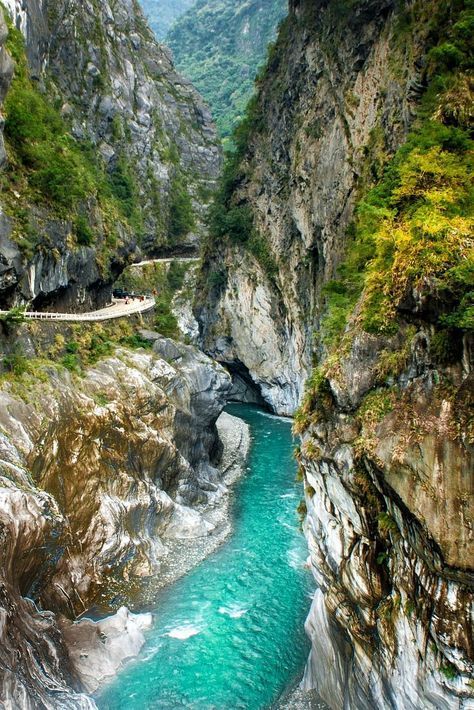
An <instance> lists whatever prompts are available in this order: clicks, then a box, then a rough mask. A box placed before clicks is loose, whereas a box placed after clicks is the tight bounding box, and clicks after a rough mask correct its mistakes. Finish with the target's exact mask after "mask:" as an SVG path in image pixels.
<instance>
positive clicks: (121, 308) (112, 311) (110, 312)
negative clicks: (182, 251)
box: [0, 298, 155, 323]
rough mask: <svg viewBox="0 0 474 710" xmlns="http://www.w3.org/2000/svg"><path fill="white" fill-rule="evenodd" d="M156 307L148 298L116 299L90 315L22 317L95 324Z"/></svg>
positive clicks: (35, 314)
mask: <svg viewBox="0 0 474 710" xmlns="http://www.w3.org/2000/svg"><path fill="white" fill-rule="evenodd" d="M154 307H155V299H154V298H146V299H145V300H144V301H140V300H137V299H135V300H132V301H131V302H130V303H124V302H123V300H122V299H114V300H113V302H112V305H110V306H106V307H105V308H101V309H100V310H99V311H91V312H90V313H41V312H40V311H25V312H24V313H22V314H21V315H22V316H23V317H24V318H27V319H29V320H48V321H69V322H78V321H79V322H88V323H93V322H96V321H104V320H113V319H115V318H124V317H126V316H133V315H135V314H137V313H146V312H148V311H151V310H153V308H154ZM9 313H10V311H0V316H2V315H8V314H9Z"/></svg>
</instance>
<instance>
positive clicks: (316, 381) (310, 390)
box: [293, 367, 332, 435]
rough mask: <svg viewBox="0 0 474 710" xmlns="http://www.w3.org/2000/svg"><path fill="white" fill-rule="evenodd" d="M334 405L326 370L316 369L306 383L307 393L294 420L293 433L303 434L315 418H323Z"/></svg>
mask: <svg viewBox="0 0 474 710" xmlns="http://www.w3.org/2000/svg"><path fill="white" fill-rule="evenodd" d="M331 404H332V395H331V389H330V387H329V382H328V379H327V376H326V373H325V372H324V370H323V369H322V368H320V367H317V368H314V370H313V372H312V373H311V376H310V377H309V379H308V380H307V381H306V384H305V393H304V396H303V401H302V403H301V406H300V407H299V408H298V410H297V411H296V413H295V416H294V420H293V433H294V434H296V435H298V434H302V433H303V432H304V431H305V430H306V429H307V428H308V427H309V425H310V424H311V423H312V422H313V421H314V420H315V417H316V416H318V417H320V416H323V414H324V412H325V411H326V410H327V409H328V408H329V407H330V406H331Z"/></svg>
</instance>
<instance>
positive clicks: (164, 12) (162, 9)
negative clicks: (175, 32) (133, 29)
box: [140, 0, 196, 40]
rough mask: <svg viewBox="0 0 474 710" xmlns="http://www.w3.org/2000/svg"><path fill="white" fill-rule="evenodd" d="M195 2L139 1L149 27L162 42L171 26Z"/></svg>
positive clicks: (172, 0) (186, 0) (184, 0)
mask: <svg viewBox="0 0 474 710" xmlns="http://www.w3.org/2000/svg"><path fill="white" fill-rule="evenodd" d="M195 2H196V0H140V4H141V6H142V7H143V10H144V12H145V15H146V16H147V17H148V21H149V23H150V26H151V28H152V30H153V32H154V33H155V35H156V36H157V37H158V39H159V40H163V39H164V38H165V36H166V34H167V32H168V30H169V29H170V27H171V26H172V24H173V23H174V22H175V21H176V20H177V19H178V17H180V15H182V14H183V13H184V12H186V10H188V9H189V8H190V7H191V6H192V5H194V3H195Z"/></svg>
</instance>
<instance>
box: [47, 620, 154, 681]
mask: <svg viewBox="0 0 474 710" xmlns="http://www.w3.org/2000/svg"><path fill="white" fill-rule="evenodd" d="M152 623H153V617H152V615H151V614H131V613H130V612H129V611H128V609H126V608H124V607H122V608H121V609H119V610H118V612H117V613H116V614H114V616H110V617H108V618H106V619H103V620H102V621H97V622H94V621H91V620H89V619H81V620H80V621H76V622H70V621H68V620H67V619H64V618H63V619H61V620H60V629H61V632H62V635H63V638H64V641H65V643H66V645H67V647H68V650H69V655H70V658H71V662H72V665H73V666H74V668H75V670H76V672H77V674H78V676H79V678H80V681H81V684H82V686H83V687H84V689H85V690H86V691H87V692H88V693H91V694H92V693H95V691H96V690H97V689H98V688H99V687H100V686H101V685H102V684H103V683H104V682H106V681H107V680H110V679H111V678H113V677H114V676H115V675H116V674H117V672H118V671H119V670H120V669H121V668H122V667H123V665H124V664H125V663H126V662H127V661H129V660H130V659H132V658H134V657H136V656H138V654H139V652H140V650H141V648H142V647H143V645H144V643H145V636H144V634H143V632H144V631H146V630H147V629H149V628H151V626H152Z"/></svg>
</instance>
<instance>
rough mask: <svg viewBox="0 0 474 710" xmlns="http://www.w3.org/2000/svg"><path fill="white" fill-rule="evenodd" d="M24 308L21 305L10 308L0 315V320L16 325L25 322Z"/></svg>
mask: <svg viewBox="0 0 474 710" xmlns="http://www.w3.org/2000/svg"><path fill="white" fill-rule="evenodd" d="M25 320H26V319H25V309H24V308H23V307H21V306H14V307H13V308H10V310H9V311H8V313H4V314H2V315H0V321H2V322H3V323H5V324H6V325H7V326H8V325H18V324H20V323H24V322H25Z"/></svg>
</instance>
